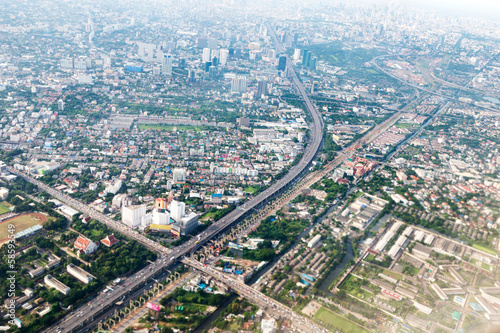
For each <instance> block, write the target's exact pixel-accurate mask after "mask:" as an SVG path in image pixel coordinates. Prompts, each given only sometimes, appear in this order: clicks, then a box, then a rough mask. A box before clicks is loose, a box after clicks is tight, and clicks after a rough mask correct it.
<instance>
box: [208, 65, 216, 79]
mask: <svg viewBox="0 0 500 333" xmlns="http://www.w3.org/2000/svg"><path fill="white" fill-rule="evenodd" d="M216 76H217V67H215V66H210V67H209V68H208V77H209V78H210V79H215V77H216Z"/></svg>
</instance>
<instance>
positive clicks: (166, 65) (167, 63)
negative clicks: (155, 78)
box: [161, 54, 172, 76]
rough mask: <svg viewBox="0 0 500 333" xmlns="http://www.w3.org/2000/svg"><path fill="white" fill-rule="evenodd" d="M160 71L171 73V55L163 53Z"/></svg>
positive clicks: (164, 73)
mask: <svg viewBox="0 0 500 333" xmlns="http://www.w3.org/2000/svg"><path fill="white" fill-rule="evenodd" d="M161 72H162V74H163V75H168V76H170V75H172V55H171V54H164V55H163V59H162V64H161Z"/></svg>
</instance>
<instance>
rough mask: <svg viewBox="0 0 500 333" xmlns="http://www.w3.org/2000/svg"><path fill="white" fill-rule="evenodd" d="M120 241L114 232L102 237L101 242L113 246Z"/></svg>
mask: <svg viewBox="0 0 500 333" xmlns="http://www.w3.org/2000/svg"><path fill="white" fill-rule="evenodd" d="M118 242H119V240H118V239H116V237H115V235H113V234H111V235H109V236H107V237H106V238H103V239H101V243H103V244H104V245H106V246H107V247H112V246H113V245H115V244H116V243H118Z"/></svg>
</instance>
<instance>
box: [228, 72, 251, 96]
mask: <svg viewBox="0 0 500 333" xmlns="http://www.w3.org/2000/svg"><path fill="white" fill-rule="evenodd" d="M246 91H247V78H246V77H245V76H242V75H238V76H236V77H235V78H233V80H232V81H231V92H232V93H245V92H246Z"/></svg>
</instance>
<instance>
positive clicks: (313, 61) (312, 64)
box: [309, 57, 318, 70]
mask: <svg viewBox="0 0 500 333" xmlns="http://www.w3.org/2000/svg"><path fill="white" fill-rule="evenodd" d="M317 60H318V58H316V57H311V59H309V68H310V69H312V70H316V62H317Z"/></svg>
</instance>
